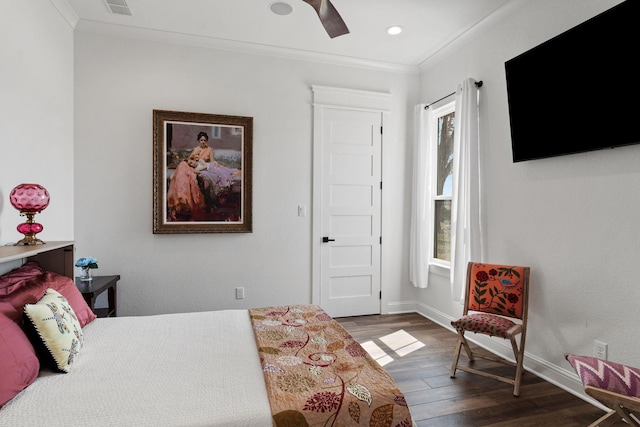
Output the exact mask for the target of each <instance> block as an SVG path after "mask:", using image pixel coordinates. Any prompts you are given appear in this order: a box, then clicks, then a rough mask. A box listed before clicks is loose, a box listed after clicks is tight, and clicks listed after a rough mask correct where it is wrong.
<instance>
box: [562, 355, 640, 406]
mask: <svg viewBox="0 0 640 427" xmlns="http://www.w3.org/2000/svg"><path fill="white" fill-rule="evenodd" d="M565 357H566V359H567V361H568V362H569V363H570V364H571V366H573V369H575V370H576V372H577V373H578V376H579V377H580V381H582V385H583V386H585V387H586V386H591V387H597V388H601V389H605V390H609V391H611V392H614V393H618V394H622V395H624V396H633V397H638V398H640V369H637V368H632V367H630V366H625V365H621V364H620V363H613V362H609V361H607V360H602V359H598V358H596V357H588V356H576V355H573V354H567V355H566V356H565Z"/></svg>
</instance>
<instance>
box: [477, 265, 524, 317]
mask: <svg viewBox="0 0 640 427" xmlns="http://www.w3.org/2000/svg"><path fill="white" fill-rule="evenodd" d="M524 278H525V268H524V267H515V266H506V265H497V264H480V263H473V264H472V266H471V272H470V277H469V280H470V281H471V283H470V289H469V302H468V309H469V310H470V311H481V312H485V313H495V314H500V315H503V316H509V317H513V318H518V319H522V312H523V298H522V291H523V289H522V288H523V282H524Z"/></svg>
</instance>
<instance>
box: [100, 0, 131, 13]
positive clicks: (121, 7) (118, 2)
mask: <svg viewBox="0 0 640 427" xmlns="http://www.w3.org/2000/svg"><path fill="white" fill-rule="evenodd" d="M104 3H105V4H106V5H107V8H108V9H109V10H110V11H111V13H115V14H117V15H128V16H131V9H129V5H128V4H127V2H126V1H125V0H104Z"/></svg>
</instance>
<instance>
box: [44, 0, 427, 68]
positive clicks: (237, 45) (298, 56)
mask: <svg viewBox="0 0 640 427" xmlns="http://www.w3.org/2000/svg"><path fill="white" fill-rule="evenodd" d="M51 1H54V0H51ZM55 1H65V0H55ZM76 31H78V32H89V33H94V34H100V35H106V36H111V37H122V38H130V39H138V40H146V41H152V42H160V43H170V44H177V45H183V46H190V47H199V48H204V49H216V50H223V51H228V52H235V53H244V54H250V55H264V56H269V57H277V58H284V59H290V60H299V61H306V62H316V63H321V64H327V65H340V66H346V67H356V68H363V69H367V70H378V71H387V72H393V73H401V74H412V75H417V74H418V72H419V69H418V66H416V65H405V64H394V63H389V62H381V61H372V60H367V59H362V58H353V57H347V56H341V55H331V54H324V53H318V52H311V51H305V50H298V49H290V48H283V47H279V46H271V45H264V44H259V43H247V42H239V41H234V40H226V39H220V38H213V37H203V36H197V35H193V34H184V33H177V32H170V31H161V30H151V29H146V28H137V27H131V26H127V25H119V24H109V23H104V22H98V21H89V20H84V19H82V20H80V21H79V22H78V24H77V26H76Z"/></svg>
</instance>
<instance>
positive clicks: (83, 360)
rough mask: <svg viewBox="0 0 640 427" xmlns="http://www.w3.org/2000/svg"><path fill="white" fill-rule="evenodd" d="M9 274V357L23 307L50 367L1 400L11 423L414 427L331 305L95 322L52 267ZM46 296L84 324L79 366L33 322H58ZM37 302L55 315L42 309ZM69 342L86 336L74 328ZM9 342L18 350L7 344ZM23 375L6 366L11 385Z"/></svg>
mask: <svg viewBox="0 0 640 427" xmlns="http://www.w3.org/2000/svg"><path fill="white" fill-rule="evenodd" d="M29 265H31V268H32V269H33V268H35V267H33V265H32V263H28V264H25V266H29ZM25 266H23V267H21V269H24V267H25ZM33 271H35V272H36V273H37V268H36V269H35V270H33ZM33 271H32V272H33ZM2 277H4V276H2ZM2 277H0V316H2V318H3V319H4V326H5V328H4V329H3V326H2V325H1V324H0V348H4V350H1V349H0V352H1V351H5V352H6V351H7V349H8V348H12V349H14V350H12V351H17V350H15V349H16V348H18V347H19V346H18V345H17V344H16V343H17V342H18V341H17V340H16V339H15V338H16V337H18V338H20V339H21V337H20V336H19V335H16V334H14V335H13V338H7V336H9V337H11V335H10V334H7V333H6V332H7V328H6V326H7V325H9V327H13V326H15V325H14V324H17V323H16V320H17V318H16V316H17V312H18V311H19V310H18V309H19V308H21V304H24V313H25V314H24V315H23V317H24V320H23V324H22V325H21V327H22V328H23V329H24V330H25V331H26V333H25V336H30V337H31V338H30V341H29V342H31V343H33V344H34V349H35V351H36V352H37V353H38V356H39V357H38V360H39V361H40V367H39V369H38V372H37V378H34V379H33V381H31V382H29V381H30V380H25V384H26V383H27V382H28V383H29V384H26V385H25V386H24V389H22V390H21V391H18V392H17V395H15V396H14V397H12V398H10V399H9V400H8V401H6V403H5V402H3V401H2V399H0V405H2V404H3V403H4V406H2V408H1V409H0V425H33V426H39V425H47V424H51V423H52V422H53V423H73V424H81V425H82V424H90V425H97V426H99V425H110V426H125V425H127V426H128V425H136V426H160V425H166V426H180V425H185V426H187V425H188V426H197V425H202V426H205V425H206V426H251V427H259V426H284V425H287V426H294V425H298V426H305V425H323V426H339V425H353V426H356V425H366V426H369V425H376V426H391V427H396V426H400V427H408V426H410V425H412V421H411V415H410V413H409V409H408V407H407V404H406V402H405V400H404V397H403V395H402V393H401V392H400V390H399V389H398V388H397V385H396V384H395V383H394V381H393V379H392V378H391V377H390V375H389V374H388V373H387V372H386V371H384V370H383V369H382V368H381V367H380V366H379V365H378V364H377V363H376V362H375V361H374V360H373V359H371V357H370V356H369V355H368V354H367V353H366V352H365V351H364V350H363V349H362V347H361V346H360V345H359V344H358V343H357V342H356V341H355V340H354V339H353V337H351V336H350V335H349V334H348V332H347V331H346V330H344V328H342V326H341V325H340V324H339V323H338V322H336V321H335V320H334V319H332V318H331V317H330V316H328V315H327V314H326V313H325V312H324V311H323V310H322V309H321V308H320V307H317V306H314V305H297V306H284V307H264V308H256V309H251V310H222V311H210V312H196V313H179V314H165V315H157V316H141V317H134V316H132V317H117V318H95V316H92V312H90V310H89V312H87V309H88V307H86V303H85V305H84V306H83V303H84V301H83V300H82V298H81V296H80V297H78V295H79V293H77V288H75V285H73V281H71V279H69V278H65V277H62V276H59V275H56V274H55V273H51V272H43V274H41V275H37V277H36V278H34V277H31V278H29V279H26V280H21V281H20V280H18V281H17V282H16V281H15V280H14V281H13V282H12V283H11V284H10V285H7V281H6V280H5V282H4V285H3V281H2ZM14 279H15V277H14ZM67 279H68V280H67ZM69 282H71V283H69ZM34 283H37V285H35V284H34ZM3 286H4V287H3ZM25 288H26V289H27V290H28V292H26V293H25V292H24V289H25ZM45 288H46V289H45ZM7 289H9V290H11V292H9V291H7ZM43 289H44V296H39V295H40V294H42V293H43ZM74 289H75V292H74ZM25 294H27V295H25ZM18 295H22V296H21V297H17V296H18ZM47 298H54V299H53V300H54V301H56V303H57V306H56V308H57V309H59V311H60V313H63V314H64V313H66V315H68V314H69V313H73V314H75V316H76V320H77V322H78V326H77V327H76V325H75V323H69V324H68V325H69V327H68V329H69V330H72V329H73V331H76V330H77V331H76V335H75V338H78V339H79V340H80V342H81V344H82V345H80V344H79V343H78V340H76V344H74V345H71V344H65V345H63V346H62V350H63V352H64V354H65V360H64V361H65V362H66V361H68V360H67V359H72V363H70V364H69V365H67V366H66V371H65V370H64V369H61V367H60V365H56V363H59V361H58V362H56V359H55V356H54V358H53V360H49V359H50V356H51V354H53V353H55V351H52V350H51V349H50V348H49V347H42V346H39V345H38V341H39V340H40V341H43V340H46V339H47V335H46V332H45V333H43V332H42V330H41V329H38V327H39V326H38V325H35V324H32V323H34V322H35V321H34V320H33V319H34V318H37V319H39V318H40V317H43V318H44V317H47V318H49V317H54V318H55V317H56V316H51V315H48V316H45V315H44V314H38V313H45V312H46V313H48V312H47V310H51V311H52V310H53V309H52V308H51V305H52V304H50V303H47V304H44V303H43V301H45V302H46V301H48V300H47ZM67 303H68V304H67ZM65 304H67V305H65ZM53 305H55V304H53ZM34 307H36V308H37V309H39V310H40V309H41V310H44V311H40V312H36V314H38V315H36V314H31V310H33V309H34ZM65 307H66V308H65ZM67 308H68V310H67ZM62 309H65V311H64V312H63V311H62ZM67 317H68V316H67ZM57 318H58V322H57V323H55V319H54V320H53V321H52V320H50V319H48V320H47V321H48V322H49V323H51V324H53V329H56V327H57V329H58V331H56V333H58V332H59V331H60V328H61V322H60V316H58V317H57ZM37 319H36V320H37ZM9 321H11V322H13V323H11V324H9ZM82 323H84V324H83V325H82V326H80V324H82ZM33 329H35V332H38V334H35V335H34V330H33ZM80 329H81V330H80ZM3 331H4V332H3ZM14 332H15V328H14ZM67 332H69V331H67ZM62 335H65V336H68V337H69V336H70V337H72V338H71V339H75V338H73V334H72V333H70V332H69V333H64V334H62ZM3 339H4V344H7V345H10V347H7V346H5V347H2V346H3V345H4V344H3V343H2V342H1V341H2V340H3ZM8 339H9V340H11V339H13V341H11V342H8V341H7V340H8ZM14 344H15V345H14ZM23 344H24V340H22V342H20V345H23ZM74 346H75V347H74ZM74 348H76V349H77V351H76V352H75V353H74V350H73V349H74ZM70 349H71V350H70ZM47 350H49V351H47ZM43 353H44V354H43ZM72 354H73V357H71V355H72ZM0 356H2V355H0ZM14 356H15V355H14ZM15 358H16V359H20V357H18V356H16V357H15ZM4 359H5V360H6V359H8V358H7V356H6V355H4ZM21 359H22V360H23V361H24V360H26V359H27V358H26V357H21ZM16 363H18V362H16ZM49 364H50V365H49ZM62 368H65V366H63V367H62ZM2 369H4V370H5V371H4V372H1V370H2ZM19 369H23V368H7V366H6V363H4V365H3V362H2V360H0V378H8V377H9V376H11V375H13V374H15V372H16V370H19ZM10 374H11V375H10ZM18 377H21V378H26V377H25V376H24V375H22V376H18ZM1 381H6V380H1ZM1 381H0V382H1ZM0 396H2V395H1V394H0ZM5 399H6V394H5Z"/></svg>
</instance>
